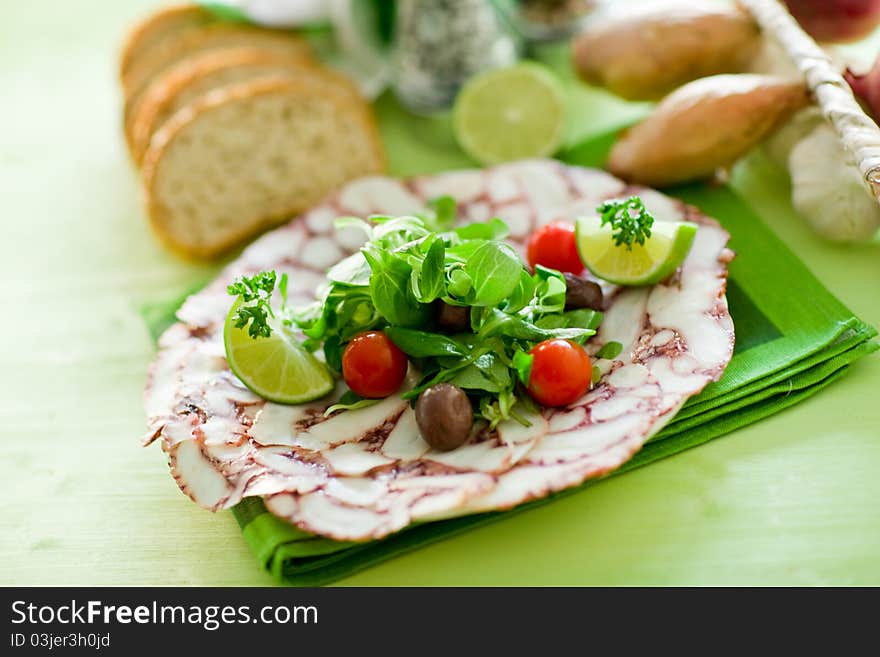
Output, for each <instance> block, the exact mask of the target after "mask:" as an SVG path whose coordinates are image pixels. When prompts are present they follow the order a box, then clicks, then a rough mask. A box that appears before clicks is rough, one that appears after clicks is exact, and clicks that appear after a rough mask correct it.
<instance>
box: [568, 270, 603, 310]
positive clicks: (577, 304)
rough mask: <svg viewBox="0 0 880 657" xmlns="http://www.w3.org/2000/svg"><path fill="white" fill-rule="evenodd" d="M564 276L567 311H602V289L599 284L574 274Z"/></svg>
mask: <svg viewBox="0 0 880 657" xmlns="http://www.w3.org/2000/svg"><path fill="white" fill-rule="evenodd" d="M563 276H565V309H566V310H577V309H578V308H590V309H591V310H602V301H603V299H602V288H601V287H599V286H598V284H596V283H594V282H593V281H588V280H587V279H585V278H581V277H580V276H575V275H574V274H569V273H563Z"/></svg>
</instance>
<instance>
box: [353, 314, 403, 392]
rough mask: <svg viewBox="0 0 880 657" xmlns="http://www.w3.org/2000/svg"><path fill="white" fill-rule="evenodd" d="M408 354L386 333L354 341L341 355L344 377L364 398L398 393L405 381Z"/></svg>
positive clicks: (381, 332) (360, 336) (376, 332)
mask: <svg viewBox="0 0 880 657" xmlns="http://www.w3.org/2000/svg"><path fill="white" fill-rule="evenodd" d="M406 367H407V360H406V354H405V353H403V352H402V351H401V350H400V348H399V347H398V346H397V345H395V344H394V343H393V342H391V340H390V339H389V338H388V336H387V335H385V333H384V332H383V331H367V332H366V333H361V334H360V335H357V336H355V337H354V338H352V340H351V342H349V343H348V346H346V347H345V351H344V352H343V353H342V376H343V378H344V379H345V382H346V383H347V384H348V387H349V388H351V389H352V390H353V391H354V392H356V393H357V394H359V395H360V396H361V397H367V398H370V399H377V398H379V397H387V396H388V395H390V394H392V393H394V392H396V391H397V389H398V388H399V387H400V384H401V383H403V379H404V378H406Z"/></svg>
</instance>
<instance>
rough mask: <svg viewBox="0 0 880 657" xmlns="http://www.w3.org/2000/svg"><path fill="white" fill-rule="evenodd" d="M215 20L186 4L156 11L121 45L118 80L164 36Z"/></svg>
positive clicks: (196, 6)
mask: <svg viewBox="0 0 880 657" xmlns="http://www.w3.org/2000/svg"><path fill="white" fill-rule="evenodd" d="M214 20H216V19H215V18H214V17H213V16H212V15H211V14H210V12H207V11H205V10H204V9H202V8H201V7H199V6H198V5H194V4H185V5H176V6H174V7H168V8H167V9H163V10H161V11H157V12H155V13H153V14H151V15H150V16H148V17H147V18H145V19H143V20H142V21H140V22H139V23H137V24H136V25H135V26H134V27H133V28H132V29H131V31H130V32H129V33H128V36H127V37H126V39H125V42H124V43H123V45H122V51H121V53H120V55H119V77H120V78H124V77H125V75H126V74H127V73H128V71H129V70H130V69H131V67H132V65H133V64H134V62H135V61H136V60H137V59H138V58H139V57H140V56H141V54H142V53H143V52H145V51H147V50H149V49H150V48H152V47H153V46H154V45H156V44H157V43H158V42H159V41H162V40H164V39H165V38H166V37H168V36H170V35H172V34H175V33H178V32H180V31H182V30H186V29H189V28H193V27H200V26H202V25H206V24H208V23H210V22H213V21H214Z"/></svg>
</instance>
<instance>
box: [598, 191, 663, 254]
mask: <svg viewBox="0 0 880 657" xmlns="http://www.w3.org/2000/svg"><path fill="white" fill-rule="evenodd" d="M596 210H597V211H598V212H599V215H600V216H601V219H602V225H603V226H604V225H605V224H611V227H612V228H614V229H616V230H617V232H615V233H612V235H611V236H612V237H613V238H614V244H615V245H616V246H620V245H621V244H626V249H627V251H631V250H632V245H633V242H635V243H636V244H642V245H643V244H644V243H645V240H646V239H647V238H649V237H651V226H653V225H654V217H653V216H652V215H651V213H650V212H648V209H647V208H646V207H645V204H644V203H643V202H642V199H640V198H639V197H638V196H630V197H629V198H628V199H612V200H610V201H605V202H604V203H603V204H602V205H600V206H599V207H598V208H596Z"/></svg>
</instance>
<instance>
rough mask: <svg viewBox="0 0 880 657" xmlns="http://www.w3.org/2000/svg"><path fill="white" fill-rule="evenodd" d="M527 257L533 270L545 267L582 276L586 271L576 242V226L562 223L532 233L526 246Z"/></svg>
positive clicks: (542, 227)
mask: <svg viewBox="0 0 880 657" xmlns="http://www.w3.org/2000/svg"><path fill="white" fill-rule="evenodd" d="M526 256H527V257H528V260H529V264H530V265H531V266H532V267H533V268H534V266H535V265H543V266H544V267H549V268H550V269H558V270H559V271H566V272H568V273H569V274H580V273H581V272H582V271H583V270H584V263H583V262H581V257H580V256H579V255H578V250H577V244H576V242H575V236H574V226H572V225H571V224H567V223H564V222H562V221H555V222H553V223H550V224H547V225H546V226H541V227H540V228H539V229H538V230H536V231H535V232H534V233H532V236H531V237H529V242H528V245H527V246H526Z"/></svg>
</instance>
